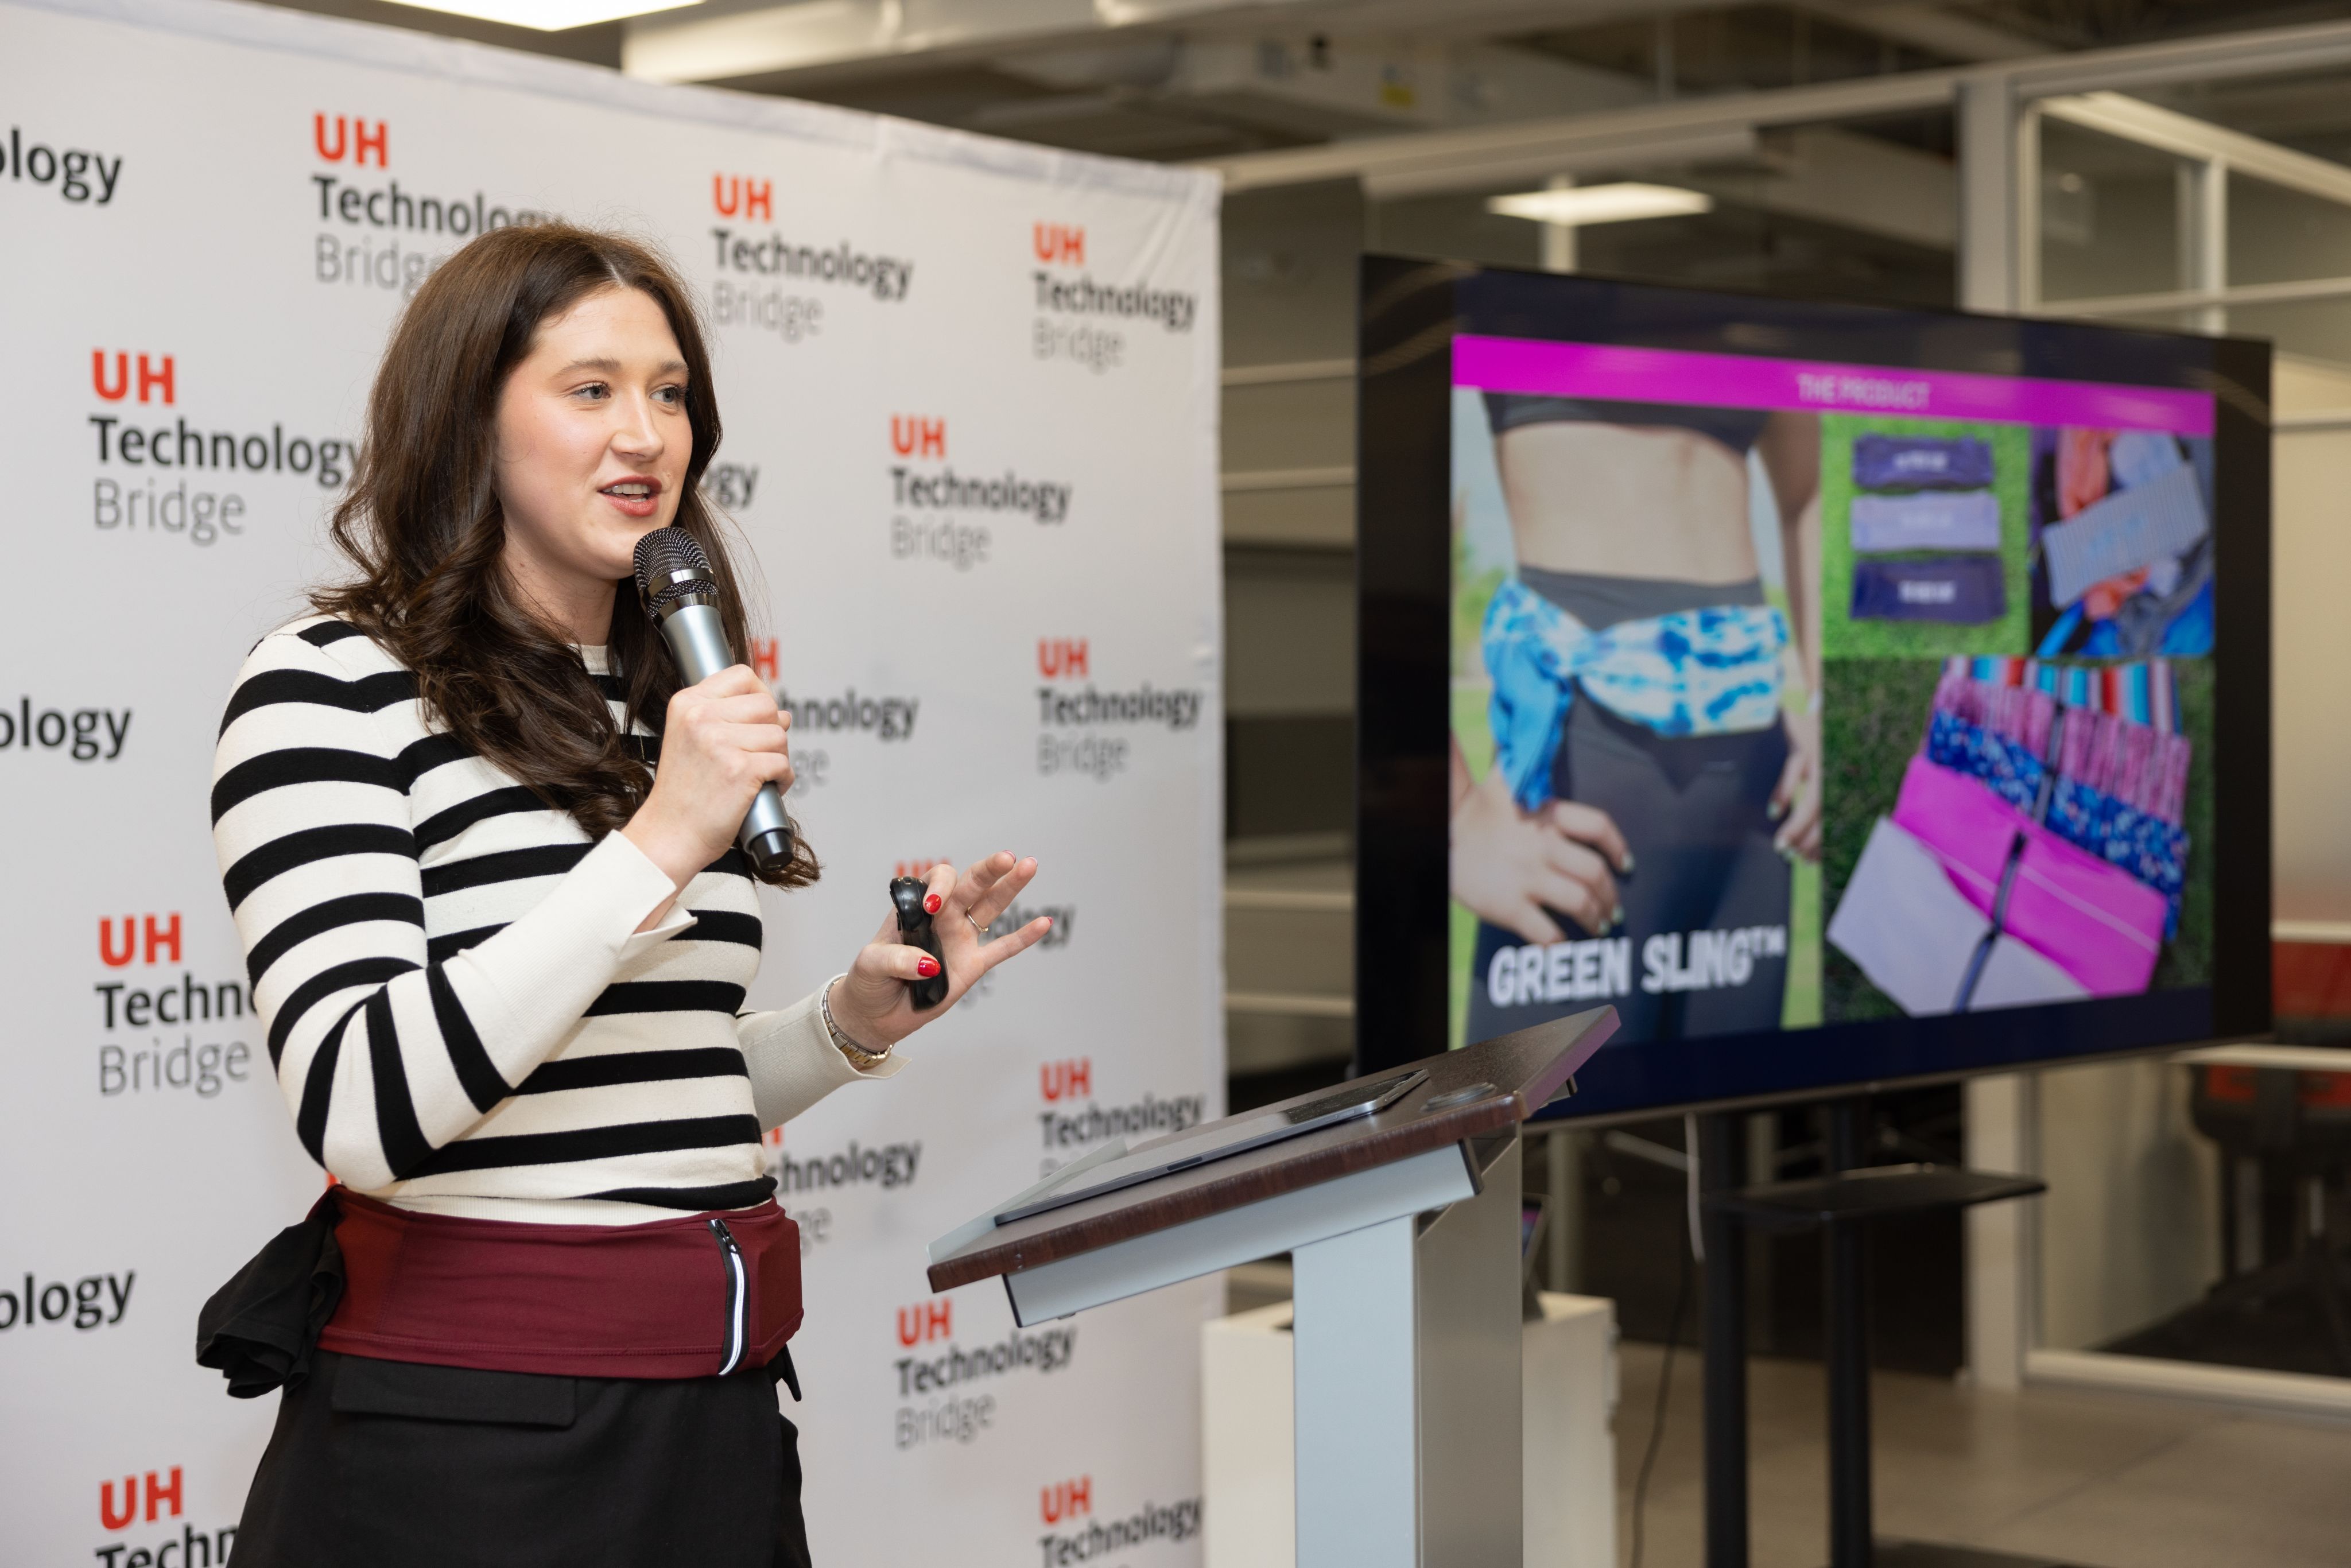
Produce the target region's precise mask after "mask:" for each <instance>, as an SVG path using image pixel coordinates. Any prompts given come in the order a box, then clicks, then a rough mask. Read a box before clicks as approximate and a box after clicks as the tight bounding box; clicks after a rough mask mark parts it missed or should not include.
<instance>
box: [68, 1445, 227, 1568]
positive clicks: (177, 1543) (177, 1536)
mask: <svg viewBox="0 0 2351 1568" xmlns="http://www.w3.org/2000/svg"><path fill="white" fill-rule="evenodd" d="M185 1493H186V1483H185V1480H184V1479H183V1471H182V1469H181V1467H179V1466H178V1465H173V1466H172V1468H171V1469H168V1470H149V1471H148V1472H146V1475H145V1477H144V1478H143V1481H142V1478H141V1475H140V1473H139V1472H138V1471H136V1470H133V1471H132V1472H131V1473H130V1474H129V1475H126V1476H124V1477H123V1478H122V1479H121V1480H120V1483H118V1482H116V1481H114V1480H113V1479H107V1480H102V1481H100V1482H99V1483H98V1522H99V1526H100V1528H102V1529H103V1530H105V1531H106V1532H107V1533H108V1534H110V1535H120V1536H122V1537H124V1539H122V1540H120V1541H102V1542H99V1545H98V1547H97V1548H96V1549H95V1550H94V1551H93V1552H92V1553H91V1555H92V1556H94V1557H95V1558H96V1559H97V1560H98V1561H99V1563H102V1564H104V1568H225V1564H226V1563H227V1562H228V1559H229V1552H231V1550H233V1549H234V1548H235V1544H236V1526H235V1525H234V1524H225V1525H215V1526H214V1527H212V1528H210V1529H199V1528H198V1527H197V1526H196V1524H195V1523H194V1522H193V1521H191V1520H188V1519H186V1518H185V1517H183V1515H184V1510H185ZM175 1523H176V1530H175V1529H174V1525H175ZM159 1524H160V1525H162V1529H161V1530H156V1529H153V1528H152V1526H155V1525H159Z"/></svg>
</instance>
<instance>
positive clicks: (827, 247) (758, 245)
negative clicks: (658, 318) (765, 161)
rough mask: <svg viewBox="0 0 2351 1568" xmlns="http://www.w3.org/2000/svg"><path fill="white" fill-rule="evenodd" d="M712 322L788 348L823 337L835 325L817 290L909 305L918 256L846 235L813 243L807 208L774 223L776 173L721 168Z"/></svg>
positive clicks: (716, 177)
mask: <svg viewBox="0 0 2351 1568" xmlns="http://www.w3.org/2000/svg"><path fill="white" fill-rule="evenodd" d="M710 207H711V211H712V212H713V213H714V214H716V216H717V217H719V218H721V219H723V220H725V221H723V222H720V223H715V224H713V225H710V244H711V251H710V256H711V261H712V265H713V267H714V268H715V270H716V277H714V278H713V280H712V282H711V285H710V321H711V325H712V326H714V327H718V328H722V329H731V328H749V329H752V330H753V331H757V332H762V333H766V334H768V335H770V336H772V337H773V338H775V339H776V340H778V342H780V343H782V344H784V345H786V346H788V347H790V346H797V345H799V344H801V343H805V342H808V341H809V340H811V339H815V338H820V337H822V336H823V335H824V334H825V331H826V329H827V328H828V327H830V326H831V324H832V323H831V319H829V318H828V316H827V314H826V306H827V304H828V303H829V301H828V300H827V298H826V297H825V295H824V294H822V293H820V292H815V290H831V291H832V292H833V293H835V294H836V295H837V294H840V293H841V292H844V291H845V292H846V293H847V294H848V295H850V296H851V297H852V298H854V297H856V296H859V295H862V296H863V297H865V298H867V299H870V300H871V301H872V302H873V303H874V304H877V305H899V304H904V302H905V299H906V296H907V294H908V293H909V292H910V291H911V290H912V289H913V288H914V257H912V256H892V255H887V254H884V253H883V252H881V251H879V250H874V249H870V248H868V247H867V246H864V245H862V244H860V243H859V242H857V241H855V240H852V239H850V238H848V237H846V236H844V237H842V238H841V239H838V240H834V241H830V242H824V241H813V240H811V239H810V235H809V230H810V227H811V226H812V225H810V221H809V218H808V215H807V214H793V213H789V212H787V214H785V225H789V227H787V226H784V225H778V223H777V221H776V186H775V182H774V181H773V180H772V179H768V178H763V177H761V176H758V175H754V174H746V173H739V172H726V171H720V172H716V173H714V174H712V175H711V176H710Z"/></svg>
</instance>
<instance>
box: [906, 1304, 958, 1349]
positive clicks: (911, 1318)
mask: <svg viewBox="0 0 2351 1568" xmlns="http://www.w3.org/2000/svg"><path fill="white" fill-rule="evenodd" d="M954 1333H955V1303H954V1302H953V1301H949V1300H947V1299H946V1297H945V1296H939V1297H936V1298H934V1299H933V1300H931V1301H916V1302H915V1303H914V1305H913V1306H911V1307H900V1308H899V1309H898V1343H900V1344H902V1345H904V1346H906V1347H907V1348H908V1349H910V1350H911V1349H912V1348H914V1346H915V1345H918V1344H927V1343H930V1342H931V1341H932V1340H935V1339H947V1338H950V1337H952V1336H953V1335H954Z"/></svg>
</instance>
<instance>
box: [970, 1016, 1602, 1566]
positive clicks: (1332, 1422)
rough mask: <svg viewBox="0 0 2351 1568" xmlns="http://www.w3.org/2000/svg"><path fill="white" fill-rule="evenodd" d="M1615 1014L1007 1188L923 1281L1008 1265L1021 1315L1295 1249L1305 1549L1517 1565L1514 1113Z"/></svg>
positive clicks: (1533, 1105)
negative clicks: (1197, 1150)
mask: <svg viewBox="0 0 2351 1568" xmlns="http://www.w3.org/2000/svg"><path fill="white" fill-rule="evenodd" d="M1615 1029H1616V1010H1615V1009H1614V1008H1598V1009H1593V1010H1592V1011H1590V1012H1584V1013H1578V1014H1576V1015H1574V1016H1573V1017H1572V1018H1565V1019H1558V1020H1556V1021H1554V1022H1552V1023H1548V1024H1541V1025H1538V1026H1537V1027H1535V1028H1533V1029H1528V1030H1520V1031H1518V1032H1517V1033H1515V1034H1506V1035H1502V1036H1499V1037H1498V1038H1496V1039H1493V1040H1485V1041H1482V1042H1481V1043H1479V1044H1477V1045H1473V1046H1470V1047H1468V1049H1466V1050H1463V1051H1448V1052H1447V1053H1445V1054H1443V1055H1441V1056H1432V1057H1430V1058H1428V1059H1427V1060H1426V1061H1421V1062H1417V1063H1415V1064H1414V1065H1416V1066H1417V1067H1419V1068H1422V1069H1425V1070H1426V1072H1427V1075H1428V1076H1427V1079H1426V1082H1422V1083H1421V1084H1420V1085H1418V1086H1417V1087H1416V1088H1415V1089H1414V1090H1413V1091H1412V1092H1410V1093H1409V1094H1407V1095H1405V1097H1404V1098H1403V1099H1402V1100H1399V1101H1398V1102H1396V1103H1395V1104H1394V1105H1391V1106H1389V1107H1388V1108H1387V1109H1385V1110H1384V1111H1379V1112H1376V1113H1373V1114H1371V1115H1369V1116H1360V1117H1357V1118H1356V1119H1354V1120H1353V1121H1350V1122H1345V1123H1342V1124H1339V1125H1337V1126H1332V1127H1325V1128H1322V1129H1321V1130H1319V1131H1316V1132H1311V1133H1306V1134H1301V1135H1299V1136H1296V1137H1292V1138H1290V1139H1287V1140H1285V1141H1283V1142H1280V1143H1276V1144H1271V1145H1267V1146H1265V1147H1262V1148H1259V1149H1253V1150H1250V1151H1249V1152H1247V1153H1244V1154H1239V1155H1232V1156H1230V1157H1228V1158H1225V1159H1221V1160H1217V1161H1213V1162H1211V1163H1209V1164H1206V1165H1201V1166H1194V1167H1192V1168H1191V1169H1188V1170H1184V1171H1178V1172H1175V1174H1173V1175H1168V1176H1160V1177H1157V1178H1156V1179H1155V1180H1152V1181H1149V1182H1145V1183H1144V1184H1142V1185H1140V1186H1131V1187H1126V1188H1123V1189H1121V1190H1119V1191H1116V1192H1109V1193H1104V1194H1102V1195H1100V1196H1098V1197H1091V1198H1087V1199H1084V1200H1082V1201H1080V1202H1078V1203H1073V1204H1071V1205H1069V1206H1067V1207H1061V1208H1056V1209H1052V1210H1050V1211H1048V1212H1045V1213H1042V1214H1037V1215H1032V1216H1030V1217H1029V1218H1026V1219H1020V1220H1016V1221H1014V1222H1012V1223H1010V1224H1008V1225H1001V1226H999V1225H998V1224H996V1223H995V1221H994V1218H993V1216H994V1215H996V1214H998V1213H1000V1212H1004V1211H1007V1210H1009V1209H1011V1208H1013V1207H1017V1206H1018V1205H1019V1202H1020V1201H1021V1199H1020V1198H1008V1199H1007V1200H1006V1201H1004V1202H1002V1203H999V1204H997V1205H994V1206H993V1207H990V1209H989V1210H988V1211H987V1214H984V1215H982V1216H981V1217H980V1218H977V1219H975V1220H973V1221H972V1222H971V1223H970V1224H968V1225H966V1226H964V1227H963V1228H960V1229H958V1230H956V1231H954V1232H952V1233H950V1234H949V1235H947V1236H945V1237H942V1238H941V1239H939V1240H937V1241H935V1242H934V1243H932V1245H931V1269H930V1281H931V1289H933V1290H934V1291H949V1290H953V1289H955V1288H956V1287H957V1286H959V1285H969V1284H973V1283H976V1282H977V1281H981V1280H987V1279H992V1278H995V1277H998V1276H1001V1277H1002V1278H1003V1281H1004V1287H1005V1291H1006V1293H1007V1294H1008V1296H1010V1298H1011V1301H1012V1315H1013V1317H1014V1318H1015V1319H1016V1320H1017V1321H1019V1322H1020V1323H1021V1324H1022V1325H1023V1326H1024V1327H1025V1326H1027V1325H1029V1324H1031V1323H1038V1322H1045V1321H1047V1320H1048V1319H1051V1318H1061V1317H1067V1316H1069V1315H1070V1314H1071V1313H1072V1312H1082V1311H1083V1310H1085V1309H1086V1308H1088V1307H1098V1306H1101V1305H1102V1304H1103V1303H1104V1302H1107V1301H1118V1300H1121V1299H1122V1298H1124V1297H1127V1296H1133V1295H1138V1294H1140V1293H1142V1292H1143V1291H1151V1290H1156V1289H1158V1288H1159V1287H1160V1286H1162V1285H1172V1284H1175V1283H1176V1282H1177V1281H1182V1280H1190V1279H1195V1278H1196V1277H1198V1276H1199V1275H1202V1274H1207V1273H1210V1272H1212V1271H1214V1270H1218V1269H1227V1268H1230V1267H1232V1266H1233V1265H1235V1264H1238V1263H1246V1262H1248V1261H1249V1260H1252V1259H1256V1258H1263V1257H1266V1256H1268V1255H1269V1254H1272V1253H1277V1252H1284V1251H1286V1252H1288V1253H1290V1260H1291V1265H1292V1279H1293V1291H1294V1294H1295V1301H1296V1333H1297V1342H1296V1345H1295V1350H1296V1356H1295V1363H1294V1364H1295V1368H1296V1371H1295V1379H1296V1396H1297V1450H1298V1565H1299V1568H1423V1565H1429V1564H1437V1563H1442V1564H1445V1565H1446V1568H1520V1554H1521V1544H1520V1519H1521V1517H1522V1515H1521V1500H1520V1405H1519V1390H1520V1375H1519V1343H1520V1179H1519V1126H1520V1124H1521V1123H1523V1122H1524V1121H1526V1119H1527V1118H1528V1117H1530V1116H1531V1115H1533V1114H1534V1113H1536V1112H1537V1111H1539V1110H1541V1108H1542V1107H1543V1106H1544V1105H1545V1104H1547V1103H1550V1101H1551V1100H1552V1098H1553V1097H1554V1096H1555V1095H1557V1094H1558V1093H1559V1092H1561V1091H1562V1090H1563V1089H1567V1090H1571V1091H1572V1088H1573V1085H1572V1084H1571V1082H1570V1075H1571V1074H1572V1073H1573V1072H1574V1071H1575V1070H1576V1069H1577V1068H1578V1067H1580V1066H1582V1065H1583V1063H1584V1062H1585V1061H1588V1060H1589V1059H1590V1058H1591V1056H1592V1054H1593V1052H1594V1051H1598V1050H1599V1049H1600V1047H1601V1046H1602V1044H1604V1042H1605V1041H1606V1040H1607V1039H1608V1037H1609V1036H1610V1035H1611V1034H1613V1033H1614V1032H1615ZM1395 1071H1400V1070H1398V1069H1389V1070H1387V1071H1383V1072H1381V1073H1379V1074H1377V1075H1376V1076H1378V1077H1381V1078H1386V1077H1388V1076H1390V1075H1391V1074H1392V1073H1393V1072H1395ZM1328 1092H1329V1091H1327V1090H1323V1091H1316V1092H1313V1093H1311V1094H1306V1095H1301V1096H1299V1097H1298V1099H1299V1102H1300V1103H1302V1102H1304V1101H1308V1100H1312V1099H1317V1098H1320V1097H1321V1096H1322V1094H1325V1093H1328ZM1288 1103H1291V1102H1284V1104H1288ZM1267 1109H1270V1107H1259V1109H1258V1110H1257V1111H1255V1112H1251V1113H1249V1114H1252V1115H1261V1114H1263V1113H1264V1112H1265V1111H1266V1110H1267ZM1105 1156H1109V1157H1114V1154H1113V1151H1112V1150H1104V1151H1101V1152H1099V1153H1097V1154H1096V1155H1091V1156H1089V1162H1090V1163H1091V1162H1092V1161H1093V1160H1099V1159H1102V1158H1104V1157H1105ZM1055 1179H1059V1174H1058V1173H1057V1176H1056V1178H1055ZM1032 1190H1040V1189H1032ZM1026 1196H1027V1195H1023V1197H1026Z"/></svg>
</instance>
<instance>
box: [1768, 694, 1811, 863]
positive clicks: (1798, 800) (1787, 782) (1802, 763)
mask: <svg viewBox="0 0 2351 1568" xmlns="http://www.w3.org/2000/svg"><path fill="white" fill-rule="evenodd" d="M1782 719H1783V720H1784V721H1785V724H1786V727H1787V731H1788V761H1787V765H1786V766H1785V767H1783V768H1781V769H1780V783H1779V786H1778V788H1776V789H1773V790H1772V791H1771V816H1772V818H1773V820H1774V821H1778V822H1779V824H1780V831H1778V832H1777V833H1775V834H1773V835H1772V837H1771V847H1772V848H1773V849H1775V850H1778V851H1779V852H1781V853H1782V854H1783V855H1786V856H1787V857H1788V858H1789V859H1790V860H1808V861H1817V860H1819V859H1820V858H1821V716H1820V715H1818V714H1816V713H1802V714H1799V713H1788V714H1783V715H1782Z"/></svg>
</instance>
